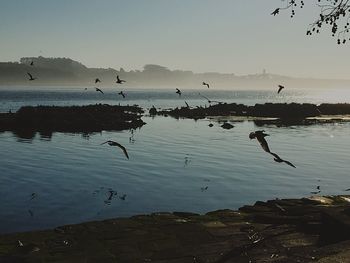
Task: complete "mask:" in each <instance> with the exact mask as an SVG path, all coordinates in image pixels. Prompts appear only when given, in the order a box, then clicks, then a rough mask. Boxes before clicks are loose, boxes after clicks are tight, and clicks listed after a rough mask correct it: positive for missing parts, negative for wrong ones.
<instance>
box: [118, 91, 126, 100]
mask: <svg viewBox="0 0 350 263" xmlns="http://www.w3.org/2000/svg"><path fill="white" fill-rule="evenodd" d="M118 95H121V96H122V97H123V98H124V99H125V96H126V94H125V93H124V92H123V91H121V92H119V93H118Z"/></svg>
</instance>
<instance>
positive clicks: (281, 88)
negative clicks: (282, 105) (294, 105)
mask: <svg viewBox="0 0 350 263" xmlns="http://www.w3.org/2000/svg"><path fill="white" fill-rule="evenodd" d="M283 89H284V86H282V85H278V91H277V93H278V94H279V93H280V92H281V90H283Z"/></svg>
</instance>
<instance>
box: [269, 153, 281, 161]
mask: <svg viewBox="0 0 350 263" xmlns="http://www.w3.org/2000/svg"><path fill="white" fill-rule="evenodd" d="M270 154H271V155H273V156H274V157H275V158H276V159H278V160H282V159H281V157H279V156H278V155H277V154H276V153H273V152H270Z"/></svg>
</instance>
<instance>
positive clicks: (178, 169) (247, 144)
mask: <svg viewBox="0 0 350 263" xmlns="http://www.w3.org/2000/svg"><path fill="white" fill-rule="evenodd" d="M109 92H112V91H109ZM192 92H193V94H192V95H188V94H186V96H188V98H186V100H187V101H188V102H191V103H193V104H194V105H199V104H201V103H203V105H204V102H203V101H202V100H200V99H198V98H196V97H195V94H197V91H192ZM322 92H323V93H322ZM325 92H326V91H319V92H318V93H317V92H316V91H313V92H305V91H298V92H295V93H286V94H284V95H283V97H279V96H276V95H273V94H272V93H271V92H269V91H259V92H256V91H250V92H248V91H236V92H224V91H221V92H218V93H212V94H211V93H207V94H206V95H208V96H209V95H210V98H213V99H214V98H215V99H222V100H225V101H231V100H232V101H236V102H241V103H246V104H254V103H255V102H265V101H278V100H282V99H283V98H284V99H285V100H287V101H303V100H304V101H310V102H322V101H324V100H325V99H321V98H322V96H321V95H320V94H325ZM79 94H81V89H80V90H79V91H78V90H73V91H69V92H63V91H59V90H56V91H54V92H44V91H40V90H35V91H25V92H23V91H19V90H17V91H8V89H6V88H2V89H0V104H1V106H0V107H1V111H8V110H9V109H13V110H15V109H17V108H18V107H19V106H21V105H37V104H49V105H71V104H89V103H96V102H97V103H99V102H101V103H111V102H113V103H114V104H115V103H119V101H121V100H119V101H118V100H113V101H112V100H111V96H108V95H107V96H106V97H107V98H106V99H102V98H100V97H99V96H97V95H98V94H96V93H94V92H87V93H85V94H84V93H83V94H84V95H82V96H83V97H80V96H79ZM111 94H112V93H111ZM128 94H129V101H123V102H122V103H124V104H126V103H129V104H134V103H137V104H139V105H143V106H145V107H148V106H149V105H155V106H157V107H169V106H173V105H181V103H182V100H179V99H178V98H177V97H176V96H175V98H173V97H174V96H173V93H172V91H163V92H160V91H149V92H147V91H130V92H129V93H128ZM203 94H205V93H203ZM303 94H304V97H303ZM175 95H176V94H175ZM145 96H149V97H145ZM184 96H185V95H184ZM191 96H192V97H191ZM94 99H96V100H94ZM326 99H328V100H329V101H334V100H335V99H336V98H335V97H333V100H332V98H330V97H328V98H326ZM345 99H346V98H344V96H343V97H342V98H341V99H339V101H341V100H345ZM264 100H265V101H264ZM349 101H350V99H349ZM143 119H144V121H145V122H146V123H147V124H146V125H145V126H143V127H142V128H141V129H139V130H136V131H135V133H134V134H133V135H132V134H131V132H130V131H123V132H102V133H97V134H92V135H90V136H83V135H82V134H64V133H54V134H53V136H52V137H51V138H48V137H46V136H40V135H39V134H37V135H36V137H35V138H33V139H23V138H19V137H17V136H16V135H14V134H13V133H11V132H5V133H0V147H1V151H0V160H1V161H0V200H1V204H2V205H1V208H0V232H2V233H4V232H15V231H23V230H31V229H41V228H48V227H54V226H58V225H62V224H68V223H78V222H82V221H88V220H97V219H105V218H111V217H116V216H130V215H135V214H140V213H149V212H155V211H193V212H200V213H204V212H207V211H210V210H215V209H220V208H232V209H234V208H238V207H240V206H242V205H244V204H248V203H253V202H255V201H256V200H266V199H271V198H276V197H278V198H283V197H303V196H309V195H311V194H310V192H313V191H316V186H317V185H320V186H321V190H322V192H321V194H341V193H343V194H344V193H347V192H345V191H344V190H345V189H347V188H350V177H349V170H350V169H349V168H350V163H349V156H350V154H349V152H350V141H349V140H348V134H349V128H350V123H340V124H324V125H313V126H292V127H276V126H266V127H264V129H265V130H266V131H267V132H268V133H269V134H270V135H271V136H270V137H268V142H269V144H270V148H271V150H272V151H274V152H277V153H278V154H279V155H280V156H281V157H282V158H285V159H288V160H290V161H291V162H293V163H294V164H295V165H296V166H297V169H294V168H291V167H289V166H287V165H284V164H278V163H276V162H274V161H273V160H272V158H271V157H270V156H269V155H268V154H266V153H264V152H263V150H262V149H261V148H260V146H259V144H258V143H257V141H255V140H252V141H250V140H249V139H248V134H249V132H251V131H253V130H255V129H260V128H259V127H256V126H255V125H254V122H248V121H244V122H235V123H234V125H235V127H234V128H233V129H231V130H223V129H222V128H221V127H220V124H219V123H217V122H215V121H213V124H214V127H212V128H209V127H208V124H209V122H210V121H209V120H199V121H193V120H175V119H172V118H165V117H156V118H154V119H152V118H150V117H144V118H143ZM130 137H132V138H131V140H130ZM108 139H112V140H116V141H118V142H120V143H121V144H123V145H125V146H126V148H127V149H128V152H129V155H130V160H127V159H126V158H125V157H124V156H123V154H122V153H121V152H120V151H119V149H116V148H114V147H109V146H106V145H102V146H101V145H99V144H100V143H101V142H104V141H105V140H108ZM206 187H207V188H206ZM32 193H35V196H34V198H33V199H32V196H31V195H32ZM114 193H117V194H114ZM112 194H113V195H112ZM125 195H126V196H125ZM123 196H124V199H125V200H123V199H122V198H121V197H123Z"/></svg>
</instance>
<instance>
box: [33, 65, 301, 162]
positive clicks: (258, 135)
mask: <svg viewBox="0 0 350 263" xmlns="http://www.w3.org/2000/svg"><path fill="white" fill-rule="evenodd" d="M30 66H34V62H33V61H31V63H30ZM27 74H28V76H29V81H33V80H36V79H37V78H36V77H33V75H32V74H31V73H29V72H27ZM125 82H126V81H125V80H123V79H120V77H119V75H117V80H116V83H117V84H123V83H125ZM98 83H101V80H100V79H99V78H95V85H97V84H98ZM202 85H203V86H206V87H207V88H208V89H209V88H210V84H209V83H207V82H204V81H203V82H202ZM284 88H285V87H284V86H282V85H278V90H277V94H279V93H280V92H281V91H282V90H283V89H284ZM85 90H87V88H85ZM95 90H96V91H97V92H100V93H101V94H104V92H103V91H102V90H101V89H100V88H98V87H95ZM175 93H176V94H178V95H179V97H181V95H182V91H181V90H180V89H178V88H176V91H175ZM198 94H199V96H201V97H202V98H204V99H206V100H207V101H208V103H209V104H211V103H219V104H220V103H222V102H220V101H216V100H211V99H209V98H208V97H206V96H204V95H202V94H200V93H198ZM118 95H120V96H122V97H123V98H125V97H126V94H125V93H124V92H123V91H120V92H119V93H118ZM185 104H186V107H187V108H190V106H189V105H188V103H187V102H186V101H185ZM153 107H154V106H153ZM210 127H212V126H210ZM266 136H269V134H266V133H265V131H264V130H260V131H255V132H251V133H250V134H249V138H250V139H257V141H258V142H259V143H260V145H261V147H262V148H263V150H264V151H265V152H267V153H269V154H271V155H272V156H273V160H274V161H275V162H278V163H286V164H287V165H289V166H291V167H294V168H296V167H295V165H294V164H292V163H291V162H289V161H287V160H284V159H282V158H281V157H280V156H279V155H277V154H276V153H274V152H271V151H270V148H269V145H268V143H267V141H266V139H265V137H266ZM103 144H108V145H109V146H114V147H119V148H120V149H121V150H122V152H123V153H124V155H125V157H126V158H127V159H129V154H128V152H127V150H126V148H125V147H124V146H123V145H121V144H120V143H118V142H116V141H112V140H108V141H105V142H103V143H101V145H103Z"/></svg>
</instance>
